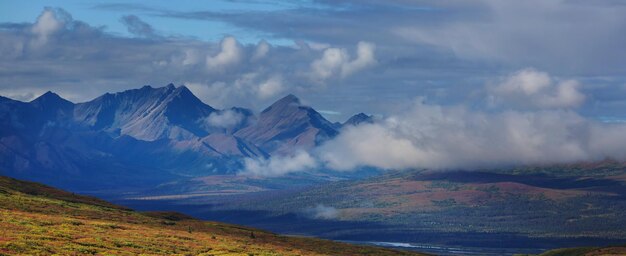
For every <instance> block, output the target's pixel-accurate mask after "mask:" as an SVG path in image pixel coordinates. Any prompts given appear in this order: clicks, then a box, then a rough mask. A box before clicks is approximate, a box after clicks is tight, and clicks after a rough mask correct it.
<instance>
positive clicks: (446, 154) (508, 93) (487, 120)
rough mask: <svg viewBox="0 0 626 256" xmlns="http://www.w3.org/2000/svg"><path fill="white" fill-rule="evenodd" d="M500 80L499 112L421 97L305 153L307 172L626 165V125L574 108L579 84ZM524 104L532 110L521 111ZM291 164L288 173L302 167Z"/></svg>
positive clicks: (518, 76) (535, 77) (534, 78)
mask: <svg viewBox="0 0 626 256" xmlns="http://www.w3.org/2000/svg"><path fill="white" fill-rule="evenodd" d="M502 81H503V82H502V83H500V84H498V85H497V86H496V87H490V86H487V88H486V91H487V92H488V93H495V94H496V95H497V96H498V97H502V98H499V99H502V101H501V102H499V104H510V105H509V106H508V107H506V106H505V107H503V108H502V110H499V111H494V110H493V109H488V108H487V109H486V110H480V109H477V108H471V107H468V106H466V105H450V106H443V105H434V104H427V103H425V102H424V99H421V98H420V99H417V100H416V101H415V102H414V103H413V104H412V105H411V106H410V107H408V108H406V109H405V110H404V111H402V112H399V113H397V114H394V115H390V116H387V117H386V118H383V119H381V120H378V121H376V122H374V123H363V124H360V125H357V126H346V127H344V128H343V129H342V130H341V132H340V134H339V135H338V136H337V137H335V138H333V139H331V140H329V141H327V142H325V143H324V144H322V145H321V146H318V147H317V148H315V149H313V150H312V151H311V153H310V156H309V154H307V155H306V156H307V157H306V160H307V163H309V164H308V165H306V168H309V169H310V168H313V167H316V166H321V167H325V168H329V169H334V170H344V171H348V170H355V169H358V168H359V167H365V166H368V167H376V168H380V169H400V170H402V169H412V168H420V169H421V168H426V169H434V170H442V169H466V170H467V169H469V170H471V169H473V168H495V167H503V166H517V165H541V164H559V163H572V162H580V161H600V160H604V159H607V158H610V159H615V160H626V124H623V123H602V122H598V121H595V120H592V119H588V118H586V117H584V116H582V115H580V114H579V113H577V112H576V111H574V109H573V107H576V106H577V105H578V104H580V101H582V100H584V98H585V96H584V94H582V93H581V92H580V91H578V90H577V89H576V88H572V87H570V86H573V85H572V84H576V86H574V87H578V86H580V85H579V83H578V82H577V81H574V80H564V81H554V80H553V79H552V78H551V77H550V76H549V75H548V74H546V73H543V72H539V71H536V70H532V69H525V70H521V71H519V72H515V73H513V74H511V75H510V76H509V77H506V78H503V79H502ZM564 87H565V88H564ZM572 90H573V91H572ZM507 97H513V98H515V100H514V99H508V98H507ZM505 98H507V99H508V100H504V99H505ZM523 102H527V103H528V104H532V105H524V106H520V105H519V104H521V103H523ZM277 161H281V160H277ZM264 163H272V164H264V165H262V166H264V167H265V168H257V169H262V170H264V171H258V172H257V173H259V174H261V175H263V174H264V173H271V174H272V175H277V174H280V173H285V172H284V171H282V172H281V171H270V170H272V169H274V168H276V167H277V166H275V165H273V164H274V162H273V158H272V159H270V160H265V162H264ZM277 163H278V162H276V164H277ZM277 165H279V164H277ZM270 166H273V167H272V168H270ZM290 166H291V168H289V172H295V171H298V167H302V166H300V165H293V164H292V165H290Z"/></svg>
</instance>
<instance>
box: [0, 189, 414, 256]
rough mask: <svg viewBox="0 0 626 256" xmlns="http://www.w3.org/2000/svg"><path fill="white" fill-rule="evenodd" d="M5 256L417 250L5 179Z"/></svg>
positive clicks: (1, 244)
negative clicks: (138, 207)
mask: <svg viewBox="0 0 626 256" xmlns="http://www.w3.org/2000/svg"><path fill="white" fill-rule="evenodd" d="M0 255H246V256H247V255H418V254H416V253H411V252H405V251H395V250H389V249H384V248H377V247H369V246H357V245H350V244H345V243H339V242H332V241H327V240H322V239H313V238H296V237H285V236H280V235H276V234H273V233H270V232H265V231H262V230H257V229H252V228H247V227H241V226H236V225H229V224H224V223H218V222H206V221H199V220H196V219H193V218H191V217H188V216H185V215H182V214H177V213H168V212H153V213H140V212H135V211H132V210H129V209H125V208H123V207H119V206H115V205H112V204H109V203H106V202H104V201H101V200H98V199H96V198H92V197H83V196H79V195H74V194H72V193H67V192H63V191H59V190H56V189H53V188H51V187H46V186H41V185H38V184H36V183H25V182H21V181H17V180H13V179H7V178H3V177H0Z"/></svg>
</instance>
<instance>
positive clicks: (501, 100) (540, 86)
mask: <svg viewBox="0 0 626 256" xmlns="http://www.w3.org/2000/svg"><path fill="white" fill-rule="evenodd" d="M579 88H580V83H579V82H578V81H576V80H564V81H554V79H552V78H551V77H550V75H548V73H545V72H540V71H537V70H535V69H524V70H520V71H517V72H515V73H514V74H512V75H511V76H509V77H508V78H506V79H504V80H503V81H502V82H501V83H499V84H497V85H495V86H492V87H490V88H489V89H488V90H489V93H490V100H491V101H492V103H494V104H500V105H501V104H507V105H512V106H514V107H521V108H574V107H579V106H580V105H582V104H583V103H584V101H585V98H586V96H585V95H584V94H583V93H582V92H580V91H579Z"/></svg>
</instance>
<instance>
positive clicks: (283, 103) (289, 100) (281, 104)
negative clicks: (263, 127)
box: [261, 94, 301, 113]
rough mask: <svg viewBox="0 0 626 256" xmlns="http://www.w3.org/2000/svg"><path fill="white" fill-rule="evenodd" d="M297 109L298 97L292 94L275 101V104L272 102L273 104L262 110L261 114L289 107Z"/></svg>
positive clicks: (298, 104)
mask: <svg viewBox="0 0 626 256" xmlns="http://www.w3.org/2000/svg"><path fill="white" fill-rule="evenodd" d="M293 106H296V107H299V106H301V103H300V99H298V97H296V96H295V95H293V94H289V95H287V96H285V97H283V98H281V99H279V100H277V101H276V102H274V104H272V105H271V106H269V107H267V108H266V109H264V110H263V111H262V112H261V113H265V112H269V111H271V110H272V109H274V110H276V109H287V108H290V107H293Z"/></svg>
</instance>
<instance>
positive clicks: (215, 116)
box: [204, 109, 244, 129]
mask: <svg viewBox="0 0 626 256" xmlns="http://www.w3.org/2000/svg"><path fill="white" fill-rule="evenodd" d="M243 119H244V116H243V115H242V114H240V113H238V112H236V111H233V110H230V109H229V110H224V111H219V112H213V113H211V115H209V116H208V117H207V118H206V119H205V120H204V123H205V125H207V126H208V127H217V128H224V129H229V128H232V127H235V126H237V125H239V124H241V122H242V121H243Z"/></svg>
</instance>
